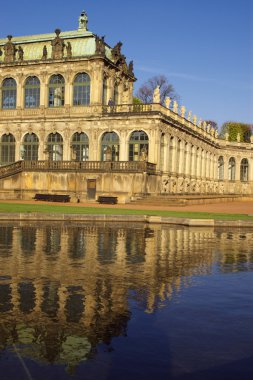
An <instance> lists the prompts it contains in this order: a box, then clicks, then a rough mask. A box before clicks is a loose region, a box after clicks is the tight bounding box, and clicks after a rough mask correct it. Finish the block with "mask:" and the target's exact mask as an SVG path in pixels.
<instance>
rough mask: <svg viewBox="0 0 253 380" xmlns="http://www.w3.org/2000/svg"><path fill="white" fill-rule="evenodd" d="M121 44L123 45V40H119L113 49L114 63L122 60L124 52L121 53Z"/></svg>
mask: <svg viewBox="0 0 253 380" xmlns="http://www.w3.org/2000/svg"><path fill="white" fill-rule="evenodd" d="M121 46H122V42H121V41H119V42H118V43H117V44H116V45H115V46H114V48H113V49H112V58H113V61H114V63H116V64H117V63H118V61H119V60H120V58H121V57H122V54H121Z"/></svg>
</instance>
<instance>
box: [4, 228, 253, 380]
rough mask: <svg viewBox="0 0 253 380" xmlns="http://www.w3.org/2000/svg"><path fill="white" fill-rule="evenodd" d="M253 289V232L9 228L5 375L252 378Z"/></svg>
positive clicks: (107, 379)
mask: <svg viewBox="0 0 253 380" xmlns="http://www.w3.org/2000/svg"><path fill="white" fill-rule="evenodd" d="M252 291H253V231H252V230H251V231H250V230H244V229H241V230H240V229H231V230H229V229H226V230H224V229H220V230H214V229H212V228H210V229H209V228H207V229H201V228H184V227H171V226H160V225H145V224H138V223H137V224H135V225H133V224H123V223H122V224H116V223H115V224H113V223H111V224H110V223H106V224H88V223H87V224H84V223H83V224H78V223H74V222H73V223H69V224H64V223H56V222H55V223H51V224H49V223H48V224H47V223H29V222H26V223H25V222H21V223H18V222H17V223H0V379H1V380H12V379H13V380H14V379H15V380H16V379H17V380H27V379H29V380H31V379H32V380H42V379H43V380H45V379H47V380H52V379H57V380H58V379H60V380H61V379H64V380H67V379H73V380H76V379H80V380H81V379H82V380H84V379H85V380H93V379H96V380H119V379H120V380H129V379H133V380H135V379H136V380H142V379H145V380H154V379H155V380H169V379H177V380H183V379H187V380H188V379H189V380H193V379H194V380H203V379H204V380H209V379H210V380H214V379H215V380H219V379H222V380H226V379H229V380H231V379H240V380H244V379H245V380H249V379H251V378H253V377H252V376H253V302H252V301H253V296H252V293H253V292H252Z"/></svg>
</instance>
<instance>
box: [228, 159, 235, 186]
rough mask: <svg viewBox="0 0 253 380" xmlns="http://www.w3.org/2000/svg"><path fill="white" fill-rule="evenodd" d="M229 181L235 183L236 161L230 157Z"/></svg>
mask: <svg viewBox="0 0 253 380" xmlns="http://www.w3.org/2000/svg"><path fill="white" fill-rule="evenodd" d="M228 180H229V181H235V159H234V157H230V159H229V161H228Z"/></svg>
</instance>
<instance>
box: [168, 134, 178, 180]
mask: <svg viewBox="0 0 253 380" xmlns="http://www.w3.org/2000/svg"><path fill="white" fill-rule="evenodd" d="M177 145H178V139H177V137H173V138H172V139H171V141H170V171H171V172H172V173H175V172H176V163H177V161H176V158H177Z"/></svg>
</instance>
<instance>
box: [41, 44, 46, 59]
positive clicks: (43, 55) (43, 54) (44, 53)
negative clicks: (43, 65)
mask: <svg viewBox="0 0 253 380" xmlns="http://www.w3.org/2000/svg"><path fill="white" fill-rule="evenodd" d="M41 59H42V60H44V61H45V60H46V59H47V47H46V45H44V47H43V52H42V58H41Z"/></svg>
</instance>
